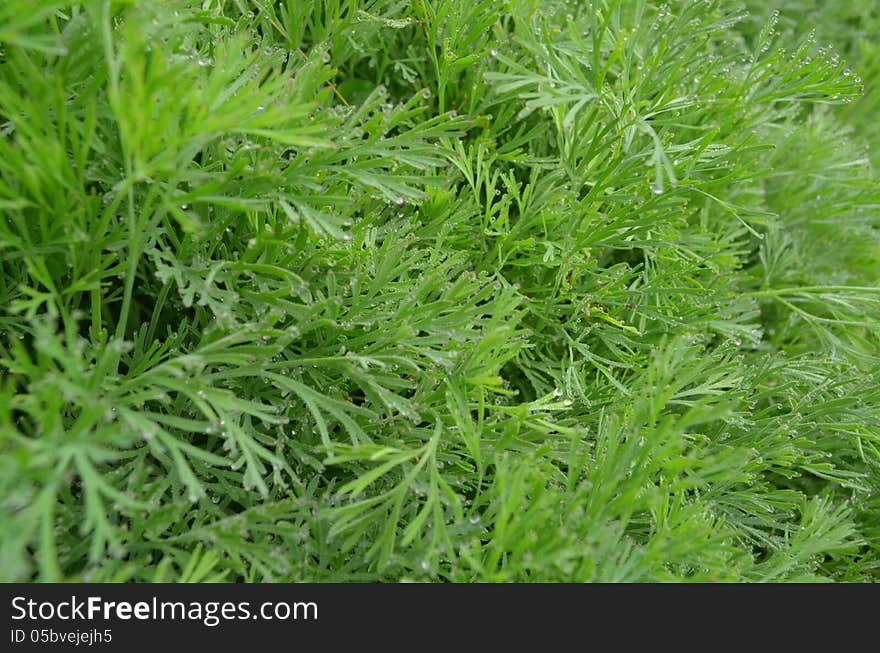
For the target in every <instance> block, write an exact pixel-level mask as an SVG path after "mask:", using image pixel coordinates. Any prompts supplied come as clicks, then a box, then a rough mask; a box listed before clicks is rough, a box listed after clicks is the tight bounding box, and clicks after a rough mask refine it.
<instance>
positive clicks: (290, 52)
mask: <svg viewBox="0 0 880 653" xmlns="http://www.w3.org/2000/svg"><path fill="white" fill-rule="evenodd" d="M32 4H33V3H32V2H30V0H5V1H4V2H3V3H2V4H0V130H2V139H0V211H2V218H0V261H2V262H0V266H2V267H0V374H2V376H0V570H2V578H3V579H4V580H22V579H24V580H27V579H33V580H89V581H108V580H110V581H117V580H145V581H153V580H191V581H198V580H218V579H225V580H245V581H269V580H273V581H283V580H312V581H327V580H337V581H339V580H341V581H355V580H389V581H390V580H401V579H415V580H450V581H473V580H480V581H514V580H515V581H533V580H537V581H565V580H574V581H649V580H683V579H692V580H698V581H707V580H716V581H785V580H820V579H829V580H847V581H849V580H872V579H876V578H877V576H878V573H880V566H878V565H880V496H878V495H872V489H873V488H874V487H876V486H877V484H878V481H880V340H878V337H880V247H878V245H880V238H878V230H877V229H878V226H880V220H878V215H877V207H878V205H880V190H878V189H880V183H878V174H877V172H876V170H875V169H874V168H873V166H872V164H871V161H870V158H871V156H870V153H867V151H866V146H867V144H869V143H876V142H877V138H878V133H877V131H876V125H875V124H874V123H873V122H872V120H871V115H872V112H874V110H875V109H876V108H877V106H878V102H877V97H878V96H877V91H876V87H875V86H874V85H875V84H876V81H877V78H878V77H877V75H878V70H880V51H878V49H877V47H876V44H874V43H873V42H872V41H871V40H870V38H869V36H870V34H871V31H870V30H871V26H874V28H876V27H877V25H878V7H877V5H876V3H874V2H860V3H851V2H849V3H847V2H831V3H827V2H825V3H822V2H818V0H816V1H814V2H807V1H804V2H799V3H786V7H788V5H791V11H790V12H786V13H784V14H783V15H781V16H780V15H779V14H778V12H777V13H770V10H769V9H767V8H766V3H751V4H752V5H754V6H752V7H748V8H747V7H743V6H738V5H735V4H733V3H730V2H726V1H719V0H696V1H690V0H680V1H676V2H670V3H667V4H660V3H655V2H648V1H646V0H594V1H586V0H585V1H581V2H572V1H566V2H563V1H562V0H470V1H464V0H310V1H303V0H286V1H285V0H281V1H274V2H273V1H270V0H202V1H200V2H194V1H180V2H122V1H115V0H114V1H110V0H100V1H93V2H70V1H66V0H55V1H51V2H50V1H45V2H41V3H39V4H38V8H37V9H34V7H33V6H32ZM795 4H797V6H796V7H795V6H794V5H795ZM862 5H864V7H862ZM848 7H859V8H861V9H862V10H861V11H850V10H848V9H847V8H848ZM748 9H751V13H750V12H749V11H748ZM814 21H817V22H816V27H817V30H818V31H817V33H818V37H817V36H816V34H814V33H812V32H811V31H810V26H811V25H810V23H812V22H814ZM817 38H820V39H822V40H821V43H825V42H826V41H827V40H828V39H834V42H835V43H836V44H837V46H836V47H839V48H840V49H841V52H842V53H843V54H841V52H837V51H836V50H833V49H829V48H828V47H826V46H824V45H822V46H821V47H820V45H817V43H816V40H817ZM860 75H861V77H860ZM863 87H864V88H863ZM865 88H866V89H867V91H866V97H865V98H863V99H859V98H860V96H861V95H862V94H863V91H865Z"/></svg>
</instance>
